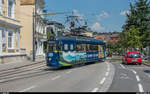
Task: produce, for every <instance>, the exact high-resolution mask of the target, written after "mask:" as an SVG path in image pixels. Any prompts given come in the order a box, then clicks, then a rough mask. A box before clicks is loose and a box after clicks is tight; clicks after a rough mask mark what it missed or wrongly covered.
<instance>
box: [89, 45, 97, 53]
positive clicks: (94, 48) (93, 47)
mask: <svg viewBox="0 0 150 94" xmlns="http://www.w3.org/2000/svg"><path fill="white" fill-rule="evenodd" d="M89 51H98V45H93V44H90V46H89Z"/></svg>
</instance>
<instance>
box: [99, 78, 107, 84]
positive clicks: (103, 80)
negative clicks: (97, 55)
mask: <svg viewBox="0 0 150 94" xmlns="http://www.w3.org/2000/svg"><path fill="white" fill-rule="evenodd" d="M105 80H106V78H105V77H104V78H103V79H102V81H101V82H100V84H101V85H102V84H103V83H104V82H105Z"/></svg>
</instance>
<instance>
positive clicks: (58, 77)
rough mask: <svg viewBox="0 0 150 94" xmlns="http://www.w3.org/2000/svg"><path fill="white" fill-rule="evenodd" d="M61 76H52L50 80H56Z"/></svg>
mask: <svg viewBox="0 0 150 94" xmlns="http://www.w3.org/2000/svg"><path fill="white" fill-rule="evenodd" d="M60 77H61V76H56V77H54V78H52V80H56V79H58V78H60Z"/></svg>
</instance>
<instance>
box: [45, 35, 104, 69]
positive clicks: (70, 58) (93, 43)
mask: <svg viewBox="0 0 150 94" xmlns="http://www.w3.org/2000/svg"><path fill="white" fill-rule="evenodd" d="M105 58H106V43H105V42H104V41H102V40H97V39H93V38H85V37H83V38H82V37H55V38H53V37H51V38H49V39H48V40H47V53H46V65H47V66H50V67H63V66H73V65H75V64H85V63H90V62H96V61H104V60H105Z"/></svg>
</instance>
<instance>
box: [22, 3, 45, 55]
mask: <svg viewBox="0 0 150 94" xmlns="http://www.w3.org/2000/svg"><path fill="white" fill-rule="evenodd" d="M34 1H35V0H21V6H20V7H21V8H20V9H21V10H22V11H23V12H24V15H21V25H22V26H23V27H22V28H21V47H22V48H25V49H26V53H27V56H28V57H30V58H32V55H33V13H34V10H35V2H34ZM36 4H37V5H36V6H37V9H36V10H37V11H36V13H37V15H38V16H36V22H35V24H36V27H35V55H36V57H38V56H42V57H43V56H44V55H45V54H44V50H43V44H44V41H45V40H46V32H45V28H46V25H45V24H44V22H43V19H44V17H43V16H41V15H40V14H43V7H44V0H36Z"/></svg>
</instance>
